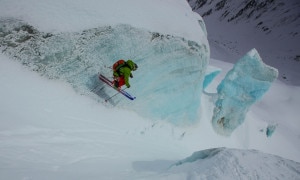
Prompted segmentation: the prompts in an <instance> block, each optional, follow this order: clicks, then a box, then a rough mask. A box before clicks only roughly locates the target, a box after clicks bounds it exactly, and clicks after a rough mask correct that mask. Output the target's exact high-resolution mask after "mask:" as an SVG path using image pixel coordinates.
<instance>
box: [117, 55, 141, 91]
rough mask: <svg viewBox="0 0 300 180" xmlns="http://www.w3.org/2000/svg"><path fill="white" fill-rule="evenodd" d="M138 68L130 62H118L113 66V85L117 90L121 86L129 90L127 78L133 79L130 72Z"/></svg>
mask: <svg viewBox="0 0 300 180" xmlns="http://www.w3.org/2000/svg"><path fill="white" fill-rule="evenodd" d="M137 68H138V66H137V64H135V63H134V62H133V61H132V60H130V59H129V60H127V61H124V60H122V59H121V60H118V61H117V62H115V63H114V65H113V76H114V81H113V84H114V86H115V87H116V88H118V89H119V90H120V89H121V86H123V85H126V87H127V88H130V84H129V77H130V78H133V75H132V73H131V71H135V70H136V69H137Z"/></svg>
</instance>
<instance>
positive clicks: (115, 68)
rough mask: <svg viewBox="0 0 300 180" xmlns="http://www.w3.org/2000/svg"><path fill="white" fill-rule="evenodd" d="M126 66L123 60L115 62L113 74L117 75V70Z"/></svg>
mask: <svg viewBox="0 0 300 180" xmlns="http://www.w3.org/2000/svg"><path fill="white" fill-rule="evenodd" d="M125 65H126V61H124V60H123V59H120V60H118V61H117V62H115V63H114V64H113V66H112V69H113V72H117V73H119V72H118V71H119V69H120V68H121V67H123V66H125Z"/></svg>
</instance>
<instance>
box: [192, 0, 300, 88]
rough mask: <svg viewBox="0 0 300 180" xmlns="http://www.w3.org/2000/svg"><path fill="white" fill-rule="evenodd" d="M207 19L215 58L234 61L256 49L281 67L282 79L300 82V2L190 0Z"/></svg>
mask: <svg viewBox="0 0 300 180" xmlns="http://www.w3.org/2000/svg"><path fill="white" fill-rule="evenodd" d="M188 2H189V4H190V5H191V7H192V9H193V10H194V11H196V12H198V13H199V14H200V15H201V16H202V17H203V18H204V20H205V23H206V27H207V29H208V39H209V42H210V46H211V53H212V57H215V58H219V59H225V60H226V61H229V62H235V61H236V60H237V59H238V57H241V56H242V55H243V54H245V52H247V51H248V50H250V49H252V48H256V49H257V50H258V52H259V53H260V55H261V56H262V58H263V60H264V61H265V62H266V63H267V64H269V65H271V66H274V67H276V68H277V69H279V73H280V76H279V78H280V79H281V80H282V81H284V82H286V83H290V84H294V85H299V84H300V78H299V77H300V50H299V47H300V43H299V42H300V2H299V1H297V0H290V1H284V0H244V1H235V0H188Z"/></svg>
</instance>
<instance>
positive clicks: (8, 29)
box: [0, 19, 209, 124]
mask: <svg viewBox="0 0 300 180" xmlns="http://www.w3.org/2000/svg"><path fill="white" fill-rule="evenodd" d="M199 34H204V33H201V32H200V33H199ZM203 38H205V39H206V37H203ZM0 45H1V50H2V52H3V53H5V54H7V55H9V56H10V57H13V58H16V59H18V60H20V61H21V63H23V64H25V65H27V66H28V67H29V68H30V69H32V70H34V71H36V72H39V73H40V74H42V75H44V76H47V77H49V78H52V79H61V80H64V81H67V82H69V83H71V84H72V85H73V87H74V88H75V89H76V90H77V91H78V92H79V93H81V94H86V95H87V94H89V95H91V97H94V98H99V97H98V96H94V95H93V94H91V93H90V90H91V89H94V87H95V86H97V85H100V86H101V87H100V88H98V90H99V91H98V92H97V93H96V94H98V95H99V96H101V98H107V97H110V96H112V95H113V94H115V91H114V90H112V89H110V88H109V87H106V86H105V85H104V84H100V83H101V82H99V81H98V79H97V74H98V72H100V73H102V74H104V75H105V76H107V77H111V76H112V72H111V70H110V69H109V68H107V66H111V65H112V64H113V63H114V62H115V61H116V60H118V59H125V60H127V59H132V60H133V61H134V62H136V63H137V64H138V66H139V69H138V70H137V71H135V72H133V76H134V78H133V79H130V82H131V88H130V89H127V91H128V92H129V93H131V94H133V95H135V96H136V97H137V98H136V100H134V101H133V102H131V101H128V100H127V99H125V98H124V97H122V96H115V97H114V98H112V99H111V100H110V104H112V105H114V106H118V107H122V108H126V109H129V110H134V111H136V112H138V113H139V114H140V115H142V116H146V117H149V118H151V119H164V120H167V121H169V122H172V123H174V124H179V123H184V124H186V123H188V124H189V123H192V122H194V121H196V120H198V115H199V114H198V109H199V106H200V95H201V91H202V83H203V79H204V74H205V70H206V67H207V64H208V61H209V46H208V43H207V41H205V42H203V44H199V43H196V42H193V41H190V40H186V39H184V38H181V37H174V36H172V35H166V34H160V33H157V32H149V31H147V30H144V29H138V28H134V27H132V26H130V25H124V24H120V25H115V26H105V27H98V28H93V29H87V30H85V31H82V32H73V33H72V32H69V33H57V34H51V33H44V32H39V31H38V30H36V29H35V28H34V27H32V26H30V25H28V24H26V23H24V22H21V21H18V20H15V19H0ZM100 89H101V90H100ZM99 101H101V100H99Z"/></svg>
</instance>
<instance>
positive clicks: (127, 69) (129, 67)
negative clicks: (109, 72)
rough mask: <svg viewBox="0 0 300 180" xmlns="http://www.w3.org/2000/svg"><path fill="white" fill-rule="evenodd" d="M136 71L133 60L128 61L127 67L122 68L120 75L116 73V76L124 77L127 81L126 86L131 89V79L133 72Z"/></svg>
mask: <svg viewBox="0 0 300 180" xmlns="http://www.w3.org/2000/svg"><path fill="white" fill-rule="evenodd" d="M133 69H134V62H133V61H131V60H128V61H127V62H126V65H125V66H123V67H121V68H120V69H119V74H118V73H117V72H115V73H114V76H118V75H120V76H124V80H125V84H126V86H127V87H128V88H129V87H130V84H129V77H130V75H131V71H132V70H133Z"/></svg>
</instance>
